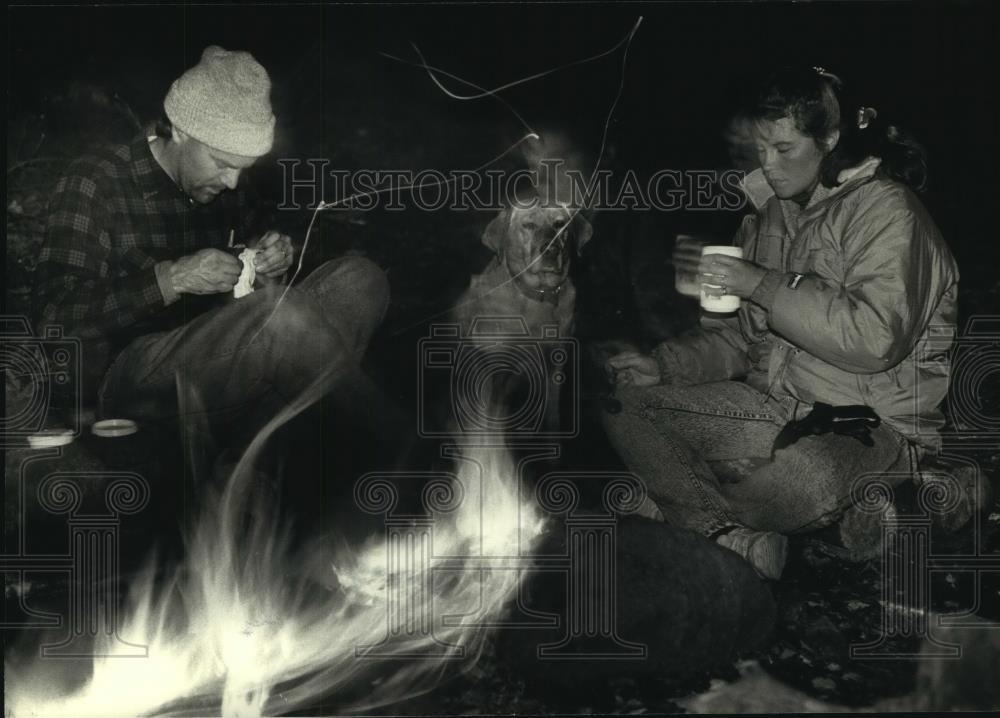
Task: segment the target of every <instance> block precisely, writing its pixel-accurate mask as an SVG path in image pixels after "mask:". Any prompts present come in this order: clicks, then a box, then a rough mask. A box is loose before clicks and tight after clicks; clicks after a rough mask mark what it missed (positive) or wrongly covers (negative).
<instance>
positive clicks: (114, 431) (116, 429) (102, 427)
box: [90, 419, 139, 437]
mask: <svg viewBox="0 0 1000 718" xmlns="http://www.w3.org/2000/svg"><path fill="white" fill-rule="evenodd" d="M90 430H91V431H92V432H94V435H95V436H103V437H118V436H130V435H131V434H134V433H135V432H137V431H139V425H138V424H136V423H135V422H134V421H132V420H131V419H102V420H101V421H98V422H95V423H94V425H93V426H92V427H90Z"/></svg>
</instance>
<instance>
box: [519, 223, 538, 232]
mask: <svg viewBox="0 0 1000 718" xmlns="http://www.w3.org/2000/svg"><path fill="white" fill-rule="evenodd" d="M522 226H523V227H524V228H525V229H528V230H532V231H534V230H536V229H538V225H537V224H535V223H534V222H525V223H524V224H523V225H522Z"/></svg>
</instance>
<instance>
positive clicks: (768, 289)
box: [750, 269, 786, 312]
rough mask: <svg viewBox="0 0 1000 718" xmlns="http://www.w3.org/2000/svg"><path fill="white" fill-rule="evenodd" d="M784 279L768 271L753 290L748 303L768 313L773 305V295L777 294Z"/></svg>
mask: <svg viewBox="0 0 1000 718" xmlns="http://www.w3.org/2000/svg"><path fill="white" fill-rule="evenodd" d="M785 277H786V275H785V274H782V273H781V272H778V271H776V270H774V269H769V270H768V271H767V274H765V275H764V278H763V279H761V280H760V284H758V285H757V288H756V289H754V290H753V294H751V295H750V301H751V302H753V303H754V304H758V305H760V306H761V307H763V308H764V309H766V310H767V311H769V312H770V311H771V306H772V305H773V304H774V295H775V294H776V293H777V292H778V287H780V286H781V283H782V282H783V281H784V280H785Z"/></svg>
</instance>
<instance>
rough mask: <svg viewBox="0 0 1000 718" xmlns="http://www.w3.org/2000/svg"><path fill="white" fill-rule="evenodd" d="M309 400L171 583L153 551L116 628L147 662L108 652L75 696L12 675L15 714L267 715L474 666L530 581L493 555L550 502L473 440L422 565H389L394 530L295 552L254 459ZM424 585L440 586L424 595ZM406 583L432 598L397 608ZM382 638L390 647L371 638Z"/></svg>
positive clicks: (213, 519) (353, 703)
mask: <svg viewBox="0 0 1000 718" xmlns="http://www.w3.org/2000/svg"><path fill="white" fill-rule="evenodd" d="M302 408H304V404H302V405H299V406H293V407H290V408H289V409H288V410H287V411H286V412H284V413H283V415H281V416H278V417H275V419H274V420H273V421H272V422H271V423H270V424H269V425H268V427H265V429H264V431H262V432H261V435H260V436H258V438H257V440H255V442H254V444H252V445H251V447H250V449H249V450H248V452H247V455H246V456H244V459H243V461H241V463H240V464H239V465H238V466H237V467H236V469H235V470H234V471H233V473H232V475H231V477H230V478H229V481H228V483H227V485H226V487H225V489H224V491H223V493H222V495H221V496H220V497H218V499H217V500H214V501H212V500H209V501H207V502H206V504H205V509H204V511H203V513H202V514H201V518H200V520H199V521H198V522H197V523H196V527H195V529H194V530H193V531H192V533H191V534H190V536H189V537H188V541H187V551H186V556H185V560H184V564H183V566H182V567H180V568H179V569H178V570H177V571H176V572H175V573H174V575H173V576H172V578H171V580H170V581H168V582H166V584H164V582H163V581H162V580H160V581H157V580H156V577H155V574H156V571H155V561H153V560H150V562H149V564H148V567H147V569H146V570H145V571H144V572H143V573H142V575H141V576H140V577H139V578H138V580H136V581H134V582H133V584H132V585H131V587H130V591H129V596H128V601H127V606H126V607H125V608H124V610H123V612H122V613H123V616H124V618H123V620H122V621H121V625H120V628H119V630H118V635H119V636H120V638H121V639H122V640H124V641H126V642H128V643H131V644H138V645H146V646H148V653H147V657H145V658H143V657H122V656H117V657H116V656H100V657H96V658H94V659H93V674H92V676H91V678H90V680H89V681H88V682H87V683H86V685H84V686H83V687H82V688H80V689H79V690H76V691H74V692H73V693H72V694H70V695H66V696H61V697H51V696H47V695H45V693H44V692H43V691H42V690H39V689H38V685H39V680H38V678H37V676H36V677H35V678H34V680H32V676H31V675H30V674H31V671H30V670H29V671H27V675H24V676H22V677H20V678H16V679H15V678H12V677H11V676H10V673H8V678H9V680H8V692H7V699H8V711H9V712H8V715H11V714H13V715H17V716H70V715H72V716H81V717H83V716H101V717H102V718H111V717H112V716H136V715H177V716H181V715H213V714H215V715H218V714H221V715H225V716H260V715H278V714H281V713H286V712H288V711H292V710H296V709H301V708H305V707H309V706H315V705H317V704H318V703H319V701H320V700H321V699H324V698H325V699H327V700H328V701H329V700H331V699H332V700H334V701H336V706H337V709H338V710H341V711H344V710H350V711H358V710H362V709H365V708H372V707H376V706H379V705H386V704H390V703H394V702H397V701H400V700H403V699H406V698H409V697H413V696H415V695H419V694H420V693H423V692H427V691H429V690H431V689H433V688H434V687H435V686H436V685H437V684H438V683H439V681H440V679H441V678H443V677H444V676H445V675H447V674H450V673H451V672H454V671H458V670H461V669H463V668H468V667H471V665H472V664H473V663H474V662H475V660H476V659H477V658H478V656H479V655H480V652H481V651H482V649H483V646H484V644H485V639H486V638H487V635H488V633H487V632H488V629H487V628H486V627H485V626H488V625H489V624H491V623H496V621H497V620H498V619H499V618H500V617H501V615H502V612H503V611H504V609H505V605H506V604H507V603H508V601H509V600H510V599H512V598H513V597H514V595H515V594H516V591H517V589H518V585H519V583H520V581H521V572H520V571H518V570H496V571H491V570H483V569H482V568H481V567H482V564H483V558H484V557H489V556H492V557H498V558H502V557H505V556H517V555H519V554H523V553H525V552H528V551H530V549H531V547H532V545H533V541H534V540H535V539H536V538H537V537H538V536H539V535H540V533H541V529H542V521H541V518H540V514H539V512H538V510H537V508H536V507H535V505H534V504H533V503H532V502H530V501H529V500H528V499H525V498H522V497H521V496H520V492H519V487H518V480H517V477H516V471H515V468H514V466H513V464H512V461H511V458H510V456H509V454H508V453H507V452H506V450H504V449H498V448H495V446H493V447H487V446H467V447H465V448H464V449H463V450H462V460H459V461H458V464H457V465H458V469H457V473H456V475H455V476H454V477H453V480H452V481H451V482H450V489H449V488H448V487H445V486H442V485H441V484H440V482H439V484H438V486H437V487H436V490H438V491H442V490H445V492H446V493H447V490H450V491H454V492H459V494H460V495H461V498H462V500H461V501H460V502H455V503H456V504H457V505H456V506H455V507H454V509H453V510H452V511H451V512H450V513H448V512H447V510H445V511H442V512H441V513H439V514H433V515H432V516H433V531H432V536H433V545H432V546H431V547H430V551H429V561H427V562H425V563H423V564H422V565H421V562H414V561H409V562H407V561H396V562H395V563H391V562H390V558H391V556H392V555H396V556H398V555H400V552H399V551H394V550H393V549H394V547H393V546H392V545H390V542H391V541H392V540H397V539H398V537H396V538H395V539H394V538H393V537H392V536H391V535H390V533H389V532H387V533H386V535H385V536H382V537H371V538H370V539H369V540H368V541H366V542H365V543H364V545H362V546H360V547H357V548H355V549H354V550H352V551H350V552H347V553H345V552H344V551H342V550H341V551H335V550H334V549H332V548H331V547H330V546H329V545H320V544H317V545H315V546H313V547H311V549H310V550H309V551H306V552H303V553H294V552H293V551H292V550H291V546H290V540H289V534H288V532H287V531H285V530H282V528H281V527H280V526H279V523H278V521H277V518H276V517H275V516H274V515H272V514H271V513H270V512H269V511H268V510H267V507H266V506H265V505H264V502H262V501H260V500H253V499H248V498H247V497H251V496H254V495H255V493H259V492H255V488H254V486H253V485H252V481H253V480H254V479H253V477H254V476H255V474H254V472H253V471H252V469H251V467H252V465H253V457H254V456H255V455H256V453H257V452H259V450H260V449H261V447H262V446H263V443H264V441H265V440H266V438H267V436H269V435H270V434H271V433H273V431H274V430H275V429H276V428H277V427H278V426H280V425H281V424H283V423H285V422H286V421H288V420H289V419H290V418H291V416H294V415H295V414H297V413H298V412H299V411H301V410H302ZM438 498H440V497H438ZM426 499H427V496H426V495H425V504H427V503H430V504H431V505H433V503H432V502H429V501H427V500H426ZM414 520H419V519H418V518H417V517H415V518H414ZM423 520H424V521H425V522H426V521H427V518H426V517H424V518H423ZM396 548H398V547H396ZM411 548H412V547H411ZM421 550H424V551H427V547H423V548H422V549H421ZM404 553H406V555H412V554H413V553H414V552H413V551H410V552H408V553H407V552H404ZM424 557H425V558H427V555H425V556H424ZM445 564H446V565H445ZM292 567H295V568H296V569H297V573H296V572H294V571H292V570H291V568H292ZM442 568H443V569H445V570H441V569H442ZM419 587H429V589H430V590H428V591H419V590H418V591H413V590H410V589H413V588H419ZM393 590H399V591H404V592H406V593H407V595H411V596H417V597H419V600H418V601H417V603H416V604H414V603H413V602H410V603H409V604H407V605H405V606H402V607H400V605H399V604H398V603H397V604H395V610H396V611H397V614H398V613H399V611H401V610H402V611H406V615H389V609H390V608H391V607H392V606H393V605H394V604H393V603H392V601H391V600H390V595H389V594H390V593H391V592H392V591H393ZM428 616H429V617H431V623H432V624H433V631H423V632H421V631H419V630H417V631H413V630H406V631H402V632H397V633H396V635H390V636H389V638H390V639H392V640H388V641H387V640H386V639H387V632H388V631H387V629H388V628H389V624H390V622H391V621H397V623H401V624H402V625H403V626H404V627H405V628H409V629H412V628H413V626H414V625H417V626H419V625H420V624H419V622H420V621H424V622H425V623H426V621H427V618H426V617H428ZM444 617H449V620H442V619H443V618H444ZM456 617H458V618H457V619H456ZM397 619H398V620H397ZM114 645H115V644H114V643H113V642H110V641H109V642H108V643H107V645H104V646H98V647H97V650H95V654H101V653H107V652H110V651H112V650H114ZM119 645H120V644H119ZM372 646H377V647H378V649H379V650H377V651H374V652H372V651H369V650H368V649H366V648H365V647H372ZM456 647H459V648H457V649H456ZM50 690H51V689H50Z"/></svg>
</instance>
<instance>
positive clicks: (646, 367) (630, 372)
mask: <svg viewBox="0 0 1000 718" xmlns="http://www.w3.org/2000/svg"><path fill="white" fill-rule="evenodd" d="M604 368H605V370H606V371H607V372H608V375H609V378H610V380H611V382H612V383H613V384H614V385H615V386H653V385H655V384H659V383H660V365H659V364H657V363H656V359H654V358H653V357H651V356H649V355H648V354H640V353H639V352H622V353H621V354H616V355H615V356H613V357H611V358H610V359H608V361H607V363H606V364H605V365H604Z"/></svg>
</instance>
